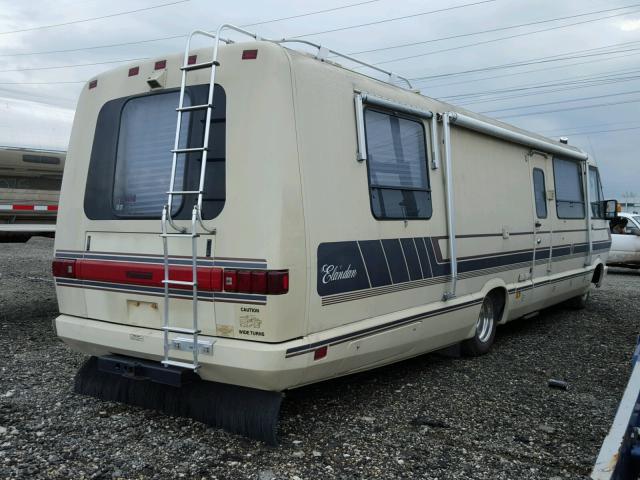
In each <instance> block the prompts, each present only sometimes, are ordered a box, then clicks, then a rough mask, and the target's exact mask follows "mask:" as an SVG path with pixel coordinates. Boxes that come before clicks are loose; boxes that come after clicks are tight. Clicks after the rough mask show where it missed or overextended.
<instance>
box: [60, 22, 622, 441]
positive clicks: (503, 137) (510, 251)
mask: <svg viewBox="0 0 640 480" xmlns="http://www.w3.org/2000/svg"><path fill="white" fill-rule="evenodd" d="M225 30H232V31H236V32H241V33H245V34H247V35H249V36H250V37H252V38H251V40H250V41H248V42H242V43H228V44H225V45H220V46H219V44H218V41H217V40H216V38H218V39H221V37H220V32H222V31H225ZM197 35H201V36H202V35H204V36H210V35H209V34H206V33H204V32H194V34H193V35H192V37H193V36H197ZM192 37H190V39H191V38H192ZM210 37H212V38H214V45H215V46H214V49H213V51H212V49H201V50H198V51H191V50H190V47H189V44H188V45H187V49H186V52H185V53H184V55H168V56H162V57H159V58H157V59H154V60H152V61H145V62H138V63H136V64H132V65H130V66H127V67H121V68H117V69H114V70H112V71H110V72H107V73H105V74H102V75H100V76H98V77H96V78H95V79H93V80H92V81H90V82H89V83H88V84H87V86H86V88H85V89H84V90H83V92H82V94H81V96H80V99H79V102H78V108H77V112H76V117H75V121H74V125H73V130H72V134H71V141H70V144H69V152H68V158H67V161H68V167H67V169H66V171H65V174H64V179H63V185H62V195H61V201H60V206H61V208H60V213H59V219H58V233H57V236H56V243H55V260H54V263H53V271H54V275H55V277H56V289H57V295H58V300H59V305H60V316H59V317H58V318H57V319H56V321H55V325H56V328H57V333H58V335H59V336H60V337H61V338H62V339H63V340H64V341H65V342H66V343H67V344H69V345H70V346H71V347H72V348H74V349H76V350H78V351H80V352H84V353H86V354H88V355H92V356H94V357H96V358H97V360H95V359H94V360H92V361H93V365H90V366H87V368H85V369H84V371H83V372H84V373H82V374H81V375H80V377H79V380H78V383H77V389H78V390H79V391H82V392H88V393H92V394H95V395H98V396H102V397H104V398H117V397H113V389H112V390H110V388H111V387H109V385H108V384H109V382H111V381H112V380H110V379H113V378H114V376H113V375H110V374H109V373H108V372H114V371H116V372H120V373H124V374H125V375H128V376H135V377H145V378H151V379H153V380H155V381H156V382H165V383H173V384H176V385H177V384H181V383H182V380H181V379H183V377H184V375H185V372H196V374H197V377H198V378H200V379H201V380H204V381H205V382H204V383H207V382H211V383H207V385H218V386H219V388H222V389H228V388H231V387H228V386H229V385H232V386H238V387H241V388H243V389H245V390H243V391H250V392H254V393H255V392H267V393H266V394H265V395H267V396H269V398H274V399H275V400H273V402H272V403H270V405H274V408H272V409H271V412H272V413H273V412H276V415H277V407H278V406H279V402H280V400H279V399H280V395H279V392H283V391H285V390H287V389H291V388H295V387H299V386H301V385H305V384H309V383H313V382H318V381H322V380H325V379H329V378H332V377H336V376H340V375H347V374H350V373H352V372H357V371H361V370H366V369H371V368H374V367H377V366H380V365H384V364H388V363H391V362H395V361H398V360H402V359H405V358H408V357H412V356H416V355H420V354H423V353H425V352H429V351H433V350H436V349H441V348H443V347H446V346H449V345H454V344H458V343H461V344H462V346H463V349H464V351H465V352H466V353H468V354H473V355H476V354H482V353H484V352H486V351H487V350H488V349H489V347H490V346H491V344H492V342H493V339H494V336H495V331H496V326H497V325H499V324H502V323H505V322H508V321H510V320H513V319H516V318H520V317H523V316H526V315H529V314H532V313H533V312H536V311H538V310H541V309H543V308H545V307H548V306H550V305H553V304H556V303H558V302H562V301H565V300H573V301H574V303H576V304H578V305H584V302H585V301H586V299H587V297H588V295H589V290H590V288H591V286H592V285H593V284H595V285H596V286H599V285H600V283H601V282H602V280H603V279H604V277H605V273H606V267H605V261H606V257H607V252H608V250H609V246H610V235H609V230H608V226H607V221H606V220H605V216H606V212H605V202H604V200H603V198H602V194H601V187H600V181H599V176H598V171H597V168H596V166H595V165H594V164H593V163H591V162H590V161H589V160H588V158H587V155H586V154H585V153H583V152H582V151H580V150H579V149H577V148H575V147H572V146H569V145H566V144H563V143H560V142H556V141H554V140H550V139H547V138H544V137H541V136H539V135H536V134H533V133H529V132H526V131H523V130H520V129H518V128H515V127H512V126H509V125H506V124H503V123H500V122H497V121H495V120H491V119H488V118H485V117H482V116H480V115H477V114H474V113H472V112H468V111H466V110H463V109H460V108H457V107H454V106H452V105H449V104H446V103H443V102H440V101H438V100H434V99H431V98H428V97H426V96H423V95H421V94H419V93H417V92H416V91H413V90H411V89H410V84H409V82H408V81H403V80H402V79H398V78H397V77H396V76H394V75H392V74H389V75H388V78H389V81H383V80H377V79H374V78H371V77H369V76H365V75H364V74H362V73H356V72H354V71H351V70H348V69H346V68H343V67H341V66H340V65H339V64H337V63H334V62H332V61H328V60H327V56H328V55H334V56H335V57H334V58H335V59H337V60H340V59H341V58H342V60H344V61H351V60H352V59H349V58H348V57H345V56H341V55H340V54H339V53H338V52H333V51H331V50H328V49H326V48H323V47H320V46H314V45H313V44H309V43H308V42H299V43H305V44H306V46H307V47H311V48H315V52H316V53H315V54H308V53H304V52H301V51H298V50H295V49H293V48H292V46H295V43H294V41H291V42H289V41H286V40H285V41H269V40H260V39H257V38H256V37H255V36H254V35H252V34H250V33H248V32H245V31H243V30H241V29H238V28H236V27H232V26H223V27H221V28H220V29H219V30H218V34H217V37H215V36H210ZM221 40H222V39H221ZM316 47H317V48H316ZM211 67H213V68H211ZM374 68H375V67H374ZM376 71H377V73H380V70H379V69H376ZM383 73H384V72H383ZM387 73H389V72H386V73H385V75H386V74H387ZM399 82H400V83H402V82H404V84H406V88H405V85H404V84H403V85H401V86H398V83H399ZM176 110H177V114H176ZM176 115H177V117H178V123H177V126H176ZM172 152H173V153H172ZM614 210H615V209H614ZM105 372H107V373H105ZM96 378H99V381H95V379H96ZM88 384H91V385H92V386H91V387H87V385H88ZM97 384H99V385H97ZM222 385H226V386H225V387H223V386H222ZM154 388H155V387H154ZM234 388H235V387H234ZM269 392H270V393H269ZM212 395H213V394H212ZM132 396H135V395H131V396H130V397H132ZM148 396H149V395H147V397H148ZM249 396H250V394H249ZM138 397H139V396H138ZM176 398H178V400H179V395H178V396H177V397H176ZM185 398H186V395H185ZM264 398H265V397H262V400H261V401H262V402H266V400H264ZM120 399H123V398H120ZM129 399H130V398H129ZM184 401H185V402H187V400H186V399H185V400H184ZM136 402H137V403H138V404H145V401H142V400H139V401H134V403H136ZM152 403H153V402H152ZM263 404H264V403H263ZM227 407H229V405H227ZM209 408H213V407H209ZM256 408H257V409H259V408H260V407H259V406H256ZM174 411H176V410H175V409H174ZM211 415H213V414H211ZM265 415H266V414H265ZM198 418H207V415H200V416H199V417H198ZM220 418H227V416H226V415H225V414H224V412H223V413H222V414H219V415H218V419H217V420H211V417H208V419H209V420H211V421H212V422H213V423H217V424H221V423H223V422H222V421H221V420H220ZM232 423H233V422H232ZM236 423H237V422H236ZM265 425H266V426H265V427H264V429H262V430H261V431H262V432H263V433H258V434H256V433H255V432H249V433H251V434H254V435H257V436H261V437H262V438H265V439H267V440H269V441H274V439H275V420H274V421H273V422H266V423H265ZM224 426H225V427H226V428H229V429H231V430H235V431H242V432H244V433H247V432H248V431H249V430H251V429H247V428H245V427H242V426H237V424H236V425H229V424H224ZM264 432H267V433H264Z"/></svg>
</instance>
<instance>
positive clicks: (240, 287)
mask: <svg viewBox="0 0 640 480" xmlns="http://www.w3.org/2000/svg"><path fill="white" fill-rule="evenodd" d="M236 275H237V279H238V284H237V286H236V291H238V292H243V293H250V292H251V270H238V273H237V274H236Z"/></svg>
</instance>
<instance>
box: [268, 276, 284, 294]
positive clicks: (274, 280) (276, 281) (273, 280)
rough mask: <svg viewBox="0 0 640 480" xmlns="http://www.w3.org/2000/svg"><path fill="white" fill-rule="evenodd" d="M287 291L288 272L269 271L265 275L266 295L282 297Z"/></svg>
mask: <svg viewBox="0 0 640 480" xmlns="http://www.w3.org/2000/svg"><path fill="white" fill-rule="evenodd" d="M288 291H289V271H288V270H271V271H269V273H268V274H267V293H268V294H270V295H283V294H285V293H287V292H288Z"/></svg>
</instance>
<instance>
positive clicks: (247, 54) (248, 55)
mask: <svg viewBox="0 0 640 480" xmlns="http://www.w3.org/2000/svg"><path fill="white" fill-rule="evenodd" d="M256 58H258V50H243V51H242V60H255V59H256Z"/></svg>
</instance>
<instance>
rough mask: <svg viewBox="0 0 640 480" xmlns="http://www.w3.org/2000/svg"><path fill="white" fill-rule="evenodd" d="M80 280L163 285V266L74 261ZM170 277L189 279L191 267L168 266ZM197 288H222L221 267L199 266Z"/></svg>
mask: <svg viewBox="0 0 640 480" xmlns="http://www.w3.org/2000/svg"><path fill="white" fill-rule="evenodd" d="M75 278H78V279H80V280H94V281H98V282H113V283H126V284H130V285H143V286H147V287H162V286H164V284H163V283H162V280H164V265H162V264H148V263H134V262H105V261H101V260H76V276H75ZM169 278H170V279H171V280H179V281H183V282H190V281H191V280H192V278H193V277H192V270H191V267H190V266H185V267H179V266H171V267H169ZM197 279H198V290H202V291H207V292H211V291H215V292H219V291H221V290H222V269H220V268H213V267H198V270H197ZM170 288H181V289H188V290H191V288H192V287H191V286H190V285H170Z"/></svg>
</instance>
